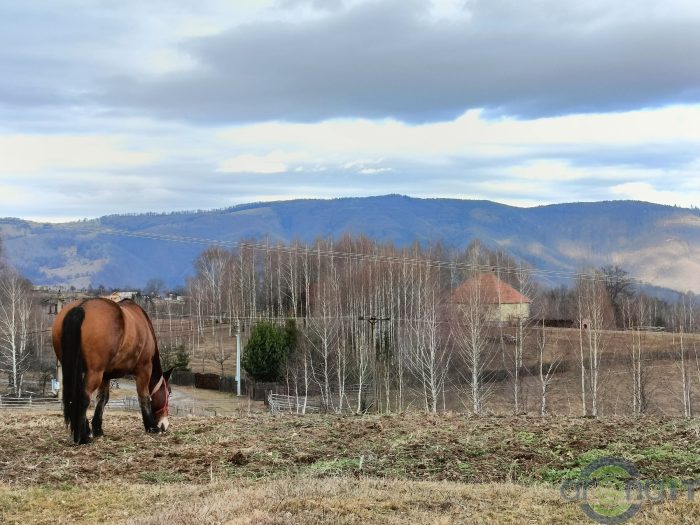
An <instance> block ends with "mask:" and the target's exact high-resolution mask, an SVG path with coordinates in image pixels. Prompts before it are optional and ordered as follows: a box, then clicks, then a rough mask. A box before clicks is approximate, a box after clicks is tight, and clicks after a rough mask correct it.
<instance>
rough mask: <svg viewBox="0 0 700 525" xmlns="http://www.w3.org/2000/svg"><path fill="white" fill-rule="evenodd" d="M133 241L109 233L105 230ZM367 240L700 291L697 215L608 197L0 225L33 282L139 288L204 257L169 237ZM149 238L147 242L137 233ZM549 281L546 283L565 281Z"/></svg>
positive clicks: (12, 255)
mask: <svg viewBox="0 0 700 525" xmlns="http://www.w3.org/2000/svg"><path fill="white" fill-rule="evenodd" d="M106 228H111V229H117V230H120V231H123V232H128V235H115V234H111V235H105V234H103V233H99V232H96V231H95V230H99V229H106ZM343 233H352V234H364V235H367V236H369V237H371V238H374V239H377V240H381V241H393V242H395V243H397V244H399V245H406V244H409V243H411V242H414V241H415V240H418V241H421V242H427V241H437V240H440V241H442V242H444V243H445V244H446V245H448V246H452V247H464V246H467V245H468V244H469V243H470V242H471V241H472V240H473V239H476V238H478V239H481V240H482V241H483V242H484V243H486V244H488V245H490V246H492V247H497V246H500V247H503V248H504V249H506V250H507V251H509V252H510V253H511V254H512V255H514V256H516V257H519V258H522V259H524V260H526V261H527V262H529V263H530V264H531V265H533V266H534V267H536V268H538V269H541V270H549V271H561V272H570V271H575V270H578V269H580V268H581V267H583V266H585V265H589V264H592V265H602V264H610V263H613V264H619V265H620V266H622V267H624V268H625V269H627V270H628V271H629V272H630V274H632V275H633V276H635V277H637V278H640V279H642V280H644V281H647V282H649V283H651V284H654V285H656V286H661V287H667V288H671V289H675V290H680V291H687V290H692V291H694V292H696V293H700V214H699V213H698V211H697V210H695V209H692V210H691V209H684V208H676V207H670V206H662V205H657V204H650V203H644V202H633V201H613V202H597V203H572V204H557V205H551V206H540V207H535V208H516V207H511V206H506V205H502V204H497V203H494V202H489V201H473V200H455V199H415V198H410V197H403V196H397V195H389V196H382V197H367V198H346V199H335V200H292V201H282V202H272V203H259V204H247V205H242V206H236V207H233V208H228V209H224V210H215V211H199V212H187V213H171V214H143V215H118V216H106V217H102V218H99V219H95V220H90V221H81V222H75V223H66V224H38V223H33V222H28V221H23V220H21V219H14V218H7V219H0V235H2V237H3V239H4V243H5V246H6V251H7V254H8V257H9V259H10V261H11V262H12V263H13V264H14V265H15V266H16V267H17V268H18V269H19V270H20V271H21V272H22V273H23V274H24V275H26V276H27V277H28V278H30V279H31V280H32V281H33V282H35V283H37V284H61V285H75V286H79V287H83V286H87V285H89V284H91V285H93V286H98V285H100V284H102V285H104V286H106V287H125V286H136V287H140V286H143V285H144V284H145V283H146V282H147V281H148V279H150V278H159V279H162V280H164V281H165V282H166V283H167V284H168V285H170V286H176V285H179V284H182V283H183V282H184V280H185V279H186V277H187V275H189V274H191V272H192V262H193V260H194V259H195V258H196V256H197V255H198V254H199V253H200V252H201V251H202V250H203V249H204V245H203V244H201V243H197V242H173V241H166V240H155V239H152V238H147V236H149V235H156V236H162V235H173V236H179V237H190V238H197V239H212V240H222V241H236V240H239V239H245V238H247V239H250V238H263V237H266V236H268V237H269V238H270V239H271V240H272V241H276V240H284V241H289V240H292V239H296V238H298V239H300V240H301V241H303V242H311V241H313V239H314V238H316V237H319V236H322V237H327V236H332V237H339V236H340V235H342V234H343ZM141 236H146V237H141ZM561 279H562V278H561V277H557V276H553V277H550V278H549V280H548V282H547V283H546V284H558V282H560V281H561Z"/></svg>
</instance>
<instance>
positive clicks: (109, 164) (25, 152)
mask: <svg viewBox="0 0 700 525" xmlns="http://www.w3.org/2000/svg"><path fill="white" fill-rule="evenodd" d="M0 159H1V161H0V174H6V175H16V174H20V173H21V174H29V173H39V174H43V175H45V176H46V175H48V174H49V173H55V172H57V171H62V170H84V169H94V168H108V169H118V168H130V167H135V166H146V165H150V164H153V163H154V162H156V161H157V160H158V155H157V154H156V153H154V152H149V151H144V150H141V149H136V148H130V147H129V146H128V144H127V141H126V140H125V139H124V138H123V137H114V136H100V135H0Z"/></svg>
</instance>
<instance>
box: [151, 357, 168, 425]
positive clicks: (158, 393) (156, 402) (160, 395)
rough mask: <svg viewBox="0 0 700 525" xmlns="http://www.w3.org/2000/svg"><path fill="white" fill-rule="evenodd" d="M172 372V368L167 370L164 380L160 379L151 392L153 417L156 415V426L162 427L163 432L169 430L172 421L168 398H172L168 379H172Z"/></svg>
mask: <svg viewBox="0 0 700 525" xmlns="http://www.w3.org/2000/svg"><path fill="white" fill-rule="evenodd" d="M172 372H173V369H172V368H171V369H170V370H168V371H167V372H165V373H164V374H163V377H162V378H161V379H162V381H158V383H156V386H155V388H154V389H153V392H151V408H152V409H153V417H155V420H156V426H157V427H158V428H160V430H161V431H162V432H165V431H166V430H168V426H170V422H169V421H168V400H169V399H170V386H169V385H168V381H170V374H172Z"/></svg>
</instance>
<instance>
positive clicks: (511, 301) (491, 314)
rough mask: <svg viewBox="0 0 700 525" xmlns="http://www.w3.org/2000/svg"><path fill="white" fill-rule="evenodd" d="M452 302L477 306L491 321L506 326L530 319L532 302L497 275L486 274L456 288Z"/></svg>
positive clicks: (468, 280) (479, 275)
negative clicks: (506, 324)
mask: <svg viewBox="0 0 700 525" xmlns="http://www.w3.org/2000/svg"><path fill="white" fill-rule="evenodd" d="M451 302H452V303H453V304H455V305H459V304H467V303H473V304H477V305H479V307H480V308H483V309H484V311H485V312H486V313H487V317H488V320H489V321H493V322H495V323H503V324H505V323H511V322H515V321H517V320H519V319H526V318H528V317H529V316H530V303H531V302H532V301H531V300H530V299H529V298H528V297H526V296H525V295H523V294H521V293H520V292H519V291H518V290H516V289H515V288H513V287H512V286H511V285H509V284H508V283H506V282H504V281H502V280H500V279H499V278H498V277H496V275H495V274H493V273H491V272H484V273H480V274H478V275H476V276H475V277H472V278H470V279H467V280H466V281H464V282H463V283H462V284H460V285H459V286H458V287H457V288H455V290H454V292H452V301H451Z"/></svg>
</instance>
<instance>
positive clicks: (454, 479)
mask: <svg viewBox="0 0 700 525" xmlns="http://www.w3.org/2000/svg"><path fill="white" fill-rule="evenodd" d="M105 432H106V436H105V437H104V438H101V439H99V440H96V441H95V442H94V443H92V444H90V445H88V446H82V447H75V446H70V445H69V444H68V436H67V433H66V431H65V429H64V427H63V421H62V418H61V416H60V415H58V414H56V413H44V414H36V413H16V412H12V413H10V412H0V450H1V451H2V455H0V522H3V523H4V522H9V523H15V522H16V523H62V522H65V523H68V522H70V523H96V522H120V521H125V520H131V521H130V523H154V524H160V523H163V524H165V523H184V524H189V523H192V524H194V523H270V524H272V523H280V524H284V523H304V524H306V523H309V524H314V523H319V524H320V523H329V522H333V523H363V524H364V523H589V521H588V520H587V518H585V516H584V515H583V514H582V512H581V510H580V508H579V507H578V505H577V504H575V503H567V502H564V501H563V500H562V498H561V497H560V494H559V490H558V487H559V483H560V482H561V480H563V479H569V478H576V477H577V476H578V474H579V473H580V470H581V468H582V467H583V466H585V465H586V464H587V463H588V462H590V461H591V460H593V459H595V458H597V457H600V456H603V455H623V456H625V457H627V458H628V459H630V460H631V461H633V462H634V463H635V464H636V465H637V467H638V468H639V470H640V472H641V474H642V476H643V477H645V478H648V479H654V478H661V479H691V478H700V445H699V444H700V423H699V422H698V421H697V420H690V419H672V418H644V419H625V418H615V419H601V420H591V419H583V418H528V417H503V418H499V417H483V418H468V417H465V416H463V415H459V414H444V415H440V416H436V417H428V416H425V415H421V414H412V415H400V416H366V417H333V416H307V417H303V418H302V417H294V416H280V417H273V416H270V415H269V414H252V415H250V416H245V417H240V418H223V417H218V418H173V420H172V426H171V431H170V432H168V433H167V434H164V435H156V436H153V435H148V434H145V433H144V432H143V430H142V425H141V421H140V418H139V416H138V415H137V414H134V413H117V412H111V413H109V414H108V415H107V417H106V419H105ZM699 498H700V496H699ZM699 520H700V507H699V505H698V503H693V502H688V501H687V499H685V498H681V499H679V500H678V501H676V502H674V503H664V504H656V505H653V506H652V505H651V504H649V503H645V504H644V507H643V513H642V515H641V517H637V518H635V520H634V521H633V522H631V523H697V522H698V521H699Z"/></svg>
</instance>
